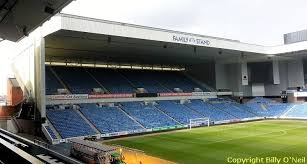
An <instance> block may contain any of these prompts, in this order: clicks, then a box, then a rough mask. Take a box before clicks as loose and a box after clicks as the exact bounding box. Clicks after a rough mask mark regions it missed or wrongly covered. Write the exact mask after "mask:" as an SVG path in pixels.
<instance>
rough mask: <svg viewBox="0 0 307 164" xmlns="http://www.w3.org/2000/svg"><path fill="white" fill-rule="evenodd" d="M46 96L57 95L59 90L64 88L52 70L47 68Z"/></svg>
mask: <svg viewBox="0 0 307 164" xmlns="http://www.w3.org/2000/svg"><path fill="white" fill-rule="evenodd" d="M45 76H46V95H53V94H56V93H57V89H60V88H64V87H63V86H62V85H61V83H60V82H59V81H58V79H56V77H55V76H54V75H53V73H52V72H51V70H50V67H46V74H45Z"/></svg>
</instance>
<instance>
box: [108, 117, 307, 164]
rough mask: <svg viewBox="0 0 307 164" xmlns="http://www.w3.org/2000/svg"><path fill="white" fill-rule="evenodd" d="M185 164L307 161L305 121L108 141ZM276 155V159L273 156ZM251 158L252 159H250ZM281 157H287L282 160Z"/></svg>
mask: <svg viewBox="0 0 307 164" xmlns="http://www.w3.org/2000/svg"><path fill="white" fill-rule="evenodd" d="M110 143H111V144H117V145H123V146H126V147H130V148H135V149H139V150H143V151H144V152H145V153H146V154H148V155H152V156H155V157H159V158H162V159H166V160H169V161H173V162H176V163H184V164H199V163H207V164H224V163H239V162H240V161H241V163H242V164H243V161H242V160H245V161H246V162H245V163H244V164H248V163H253V161H254V162H255V160H262V161H258V162H257V161H256V163H270V164H273V163H278V161H277V160H278V159H280V160H281V161H280V163H307V161H306V160H307V159H305V158H306V157H307V121H288V120H268V121H257V122H249V123H240V124H231V125H221V126H211V127H204V128H195V129H192V130H182V131H177V132H171V133H164V134H157V135H147V136H140V137H132V138H126V139H121V140H116V141H111V142H110ZM275 157H276V158H275ZM252 160H253V161H252ZM282 160H288V162H286V161H282Z"/></svg>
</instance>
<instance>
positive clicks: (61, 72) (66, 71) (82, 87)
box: [52, 66, 101, 94]
mask: <svg viewBox="0 0 307 164" xmlns="http://www.w3.org/2000/svg"><path fill="white" fill-rule="evenodd" d="M52 68H53V69H54V71H55V72H56V73H57V75H58V76H59V77H60V78H61V79H62V81H63V82H64V83H65V84H66V85H67V87H68V88H69V90H70V91H71V92H72V93H73V94H82V93H91V92H92V89H93V88H101V86H100V85H99V84H98V83H97V82H96V81H95V80H94V79H93V78H92V77H91V76H90V74H88V73H87V72H86V71H85V70H84V68H81V67H62V66H57V67H52ZM85 82H86V83H85Z"/></svg>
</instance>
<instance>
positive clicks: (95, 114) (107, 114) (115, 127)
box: [80, 104, 142, 133]
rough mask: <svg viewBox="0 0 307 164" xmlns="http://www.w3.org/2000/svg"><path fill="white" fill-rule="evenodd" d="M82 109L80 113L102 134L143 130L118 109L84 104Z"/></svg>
mask: <svg viewBox="0 0 307 164" xmlns="http://www.w3.org/2000/svg"><path fill="white" fill-rule="evenodd" d="M80 107H81V109H80V111H81V112H82V113H83V114H84V115H85V116H86V118H87V119H88V120H90V121H91V123H92V124H94V125H95V127H96V128H98V130H99V131H100V132H101V133H113V132H123V131H131V130H138V129H142V127H141V126H140V125H138V124H137V123H136V122H134V121H133V120H131V119H130V118H129V117H128V116H127V115H126V114H125V113H123V112H122V111H120V109H118V107H99V106H97V105H96V104H82V105H80Z"/></svg>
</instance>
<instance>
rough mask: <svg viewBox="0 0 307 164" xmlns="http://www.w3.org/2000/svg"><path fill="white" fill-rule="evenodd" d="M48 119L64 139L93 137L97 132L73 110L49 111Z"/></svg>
mask: <svg viewBox="0 0 307 164" xmlns="http://www.w3.org/2000/svg"><path fill="white" fill-rule="evenodd" d="M46 111H47V118H48V119H49V121H50V122H51V123H52V125H53V126H54V128H55V129H56V130H57V131H58V132H59V134H60V135H61V137H62V138H70V137H77V136H86V135H93V134H95V132H94V131H93V130H92V129H91V127H90V126H89V125H88V124H87V123H86V122H85V121H84V120H83V119H82V117H81V116H80V115H79V114H78V113H77V112H76V111H74V110H73V109H64V110H60V109H57V110H54V109H47V110H46Z"/></svg>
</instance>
